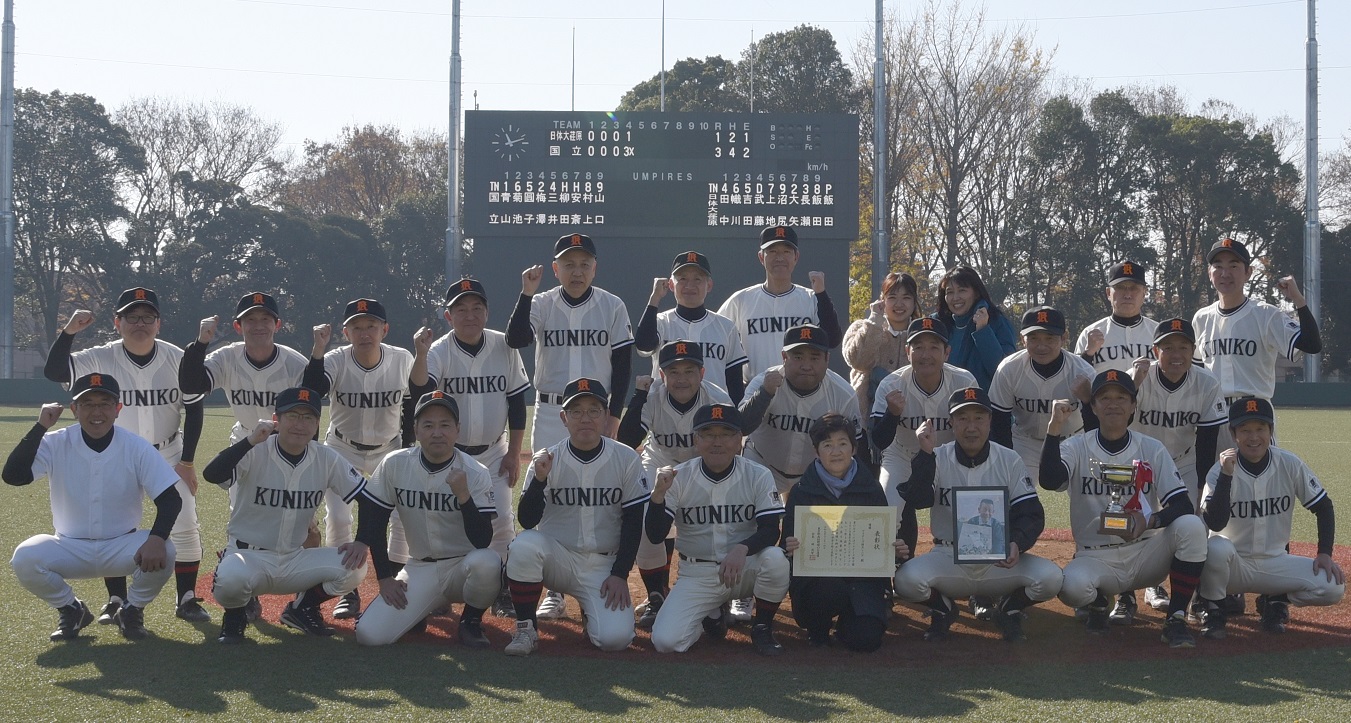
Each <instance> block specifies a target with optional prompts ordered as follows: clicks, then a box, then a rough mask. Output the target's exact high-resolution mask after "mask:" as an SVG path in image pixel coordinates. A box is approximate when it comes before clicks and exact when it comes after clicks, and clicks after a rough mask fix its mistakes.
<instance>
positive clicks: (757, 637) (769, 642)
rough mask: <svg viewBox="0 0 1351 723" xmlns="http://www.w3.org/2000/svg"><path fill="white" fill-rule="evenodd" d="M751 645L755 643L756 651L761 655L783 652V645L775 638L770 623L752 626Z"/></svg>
mask: <svg viewBox="0 0 1351 723" xmlns="http://www.w3.org/2000/svg"><path fill="white" fill-rule="evenodd" d="M751 645H754V646H755V652H757V653H759V654H761V655H769V656H774V655H778V654H780V653H782V652H783V646H782V645H780V644H779V641H777V640H775V639H774V629H773V628H771V627H770V626H769V623H759V624H757V625H753V626H751Z"/></svg>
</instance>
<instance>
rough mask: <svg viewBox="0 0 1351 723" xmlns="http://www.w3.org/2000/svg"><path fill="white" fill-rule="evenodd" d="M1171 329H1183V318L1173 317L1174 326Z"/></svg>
mask: <svg viewBox="0 0 1351 723" xmlns="http://www.w3.org/2000/svg"><path fill="white" fill-rule="evenodd" d="M1171 330H1172V331H1182V320H1181V319H1173V326H1172V329H1171Z"/></svg>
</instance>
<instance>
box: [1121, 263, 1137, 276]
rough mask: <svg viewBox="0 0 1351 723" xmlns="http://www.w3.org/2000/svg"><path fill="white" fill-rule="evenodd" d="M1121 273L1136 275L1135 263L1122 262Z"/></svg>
mask: <svg viewBox="0 0 1351 723" xmlns="http://www.w3.org/2000/svg"><path fill="white" fill-rule="evenodd" d="M1121 273H1123V274H1125V275H1127V276H1134V275H1135V265H1134V264H1122V266H1121Z"/></svg>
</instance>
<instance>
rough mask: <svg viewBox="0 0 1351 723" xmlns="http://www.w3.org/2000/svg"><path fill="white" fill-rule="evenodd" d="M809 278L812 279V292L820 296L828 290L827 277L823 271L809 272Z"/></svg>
mask: <svg viewBox="0 0 1351 723" xmlns="http://www.w3.org/2000/svg"><path fill="white" fill-rule="evenodd" d="M807 278H808V279H811V282H812V291H815V292H816V293H818V294H820V293H823V292H825V290H826V275H825V273H824V272H821V271H808V272H807Z"/></svg>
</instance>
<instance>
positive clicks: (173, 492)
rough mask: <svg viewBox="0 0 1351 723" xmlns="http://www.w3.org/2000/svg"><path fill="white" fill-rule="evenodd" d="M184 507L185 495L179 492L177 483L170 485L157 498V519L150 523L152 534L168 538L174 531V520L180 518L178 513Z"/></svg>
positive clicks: (163, 538) (164, 538) (162, 538)
mask: <svg viewBox="0 0 1351 723" xmlns="http://www.w3.org/2000/svg"><path fill="white" fill-rule="evenodd" d="M182 509H183V496H182V495H180V494H178V490H177V489H176V485H169V488H168V489H166V490H164V491H163V492H161V493H159V497H156V498H155V521H154V522H152V523H151V524H150V534H152V535H154V536H155V537H158V538H160V539H161V540H168V539H169V533H170V532H173V529H174V522H175V521H176V520H177V519H178V513H179V511H180V510H182Z"/></svg>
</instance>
